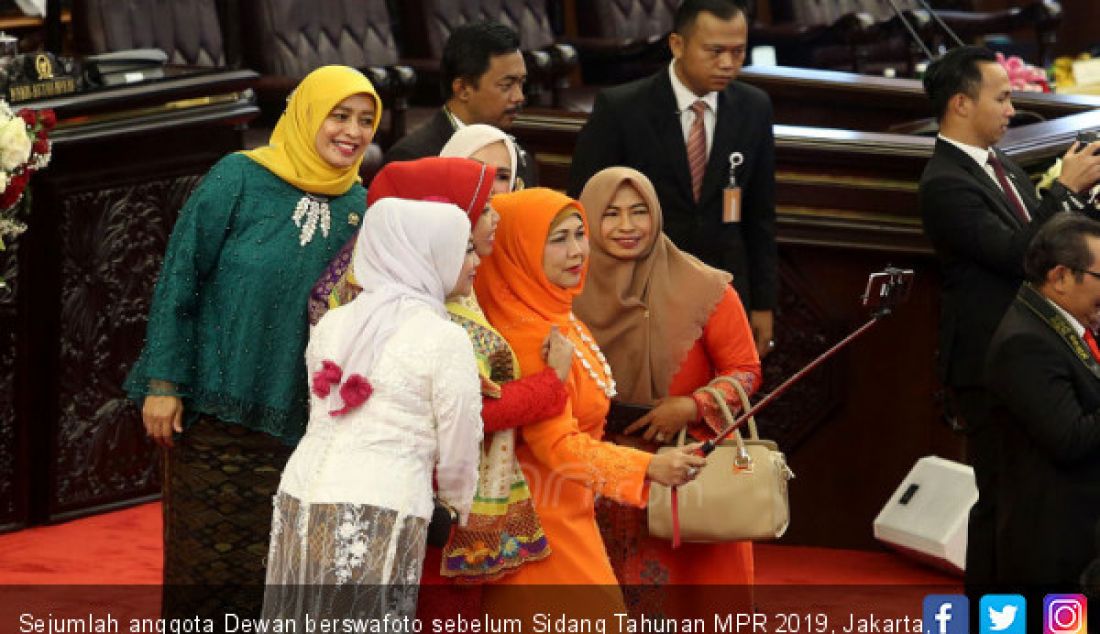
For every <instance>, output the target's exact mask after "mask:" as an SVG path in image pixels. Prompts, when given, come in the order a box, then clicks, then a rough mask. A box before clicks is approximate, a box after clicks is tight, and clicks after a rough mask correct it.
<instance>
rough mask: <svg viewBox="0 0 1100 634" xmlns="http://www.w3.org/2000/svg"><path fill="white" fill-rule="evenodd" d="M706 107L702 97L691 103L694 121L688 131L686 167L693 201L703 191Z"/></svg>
mask: <svg viewBox="0 0 1100 634" xmlns="http://www.w3.org/2000/svg"><path fill="white" fill-rule="evenodd" d="M706 109H707V102H705V101H703V100H702V99H700V100H698V101H696V102H695V103H693V104H691V111H692V112H694V113H695V121H692V123H691V129H690V130H689V131H688V139H687V156H688V169H690V170H691V193H692V194H693V195H694V196H695V202H699V195H700V194H701V193H702V192H703V174H704V173H705V172H706V171H707V130H706V127H704V125H703V113H704V112H705V111H706Z"/></svg>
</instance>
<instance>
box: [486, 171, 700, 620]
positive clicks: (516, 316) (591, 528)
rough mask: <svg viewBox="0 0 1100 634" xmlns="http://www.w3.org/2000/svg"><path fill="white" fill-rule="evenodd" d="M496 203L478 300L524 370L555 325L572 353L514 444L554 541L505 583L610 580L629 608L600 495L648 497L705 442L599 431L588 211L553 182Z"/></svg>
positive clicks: (602, 385) (604, 400)
mask: <svg viewBox="0 0 1100 634" xmlns="http://www.w3.org/2000/svg"><path fill="white" fill-rule="evenodd" d="M493 206H494V207H495V208H496V209H497V211H498V212H500V224H499V225H498V226H497V237H496V244H495V246H494V250H493V253H492V255H490V256H489V257H487V258H485V260H484V262H483V264H482V268H481V271H479V273H478V276H477V278H476V279H475V281H474V283H475V288H476V292H477V296H478V299H479V301H480V302H481V307H482V309H483V310H484V311H485V314H486V316H488V318H489V321H490V322H491V323H492V324H493V325H495V326H496V328H497V330H498V331H499V332H500V333H501V334H502V335H503V336H504V338H505V339H507V340H508V343H509V344H511V346H512V349H513V350H514V351H515V353H516V357H517V358H518V360H519V367H520V373H521V374H522V375H523V376H528V375H531V374H535V373H538V372H541V371H542V370H543V368H544V367H545V365H546V364H545V362H544V361H543V355H542V350H541V349H542V342H543V341H544V340H545V339H546V336H547V334H548V333H549V332H550V331H551V329H556V330H557V331H559V332H561V333H562V334H564V335H566V336H567V337H568V338H569V339H570V340H571V341H572V342H573V345H574V355H575V360H574V363H573V366H572V368H571V369H570V372H569V374H568V376H567V377H566V380H565V387H566V393H567V395H568V400H567V402H566V406H565V410H564V411H563V412H562V413H561V414H559V415H557V416H553V417H550V418H548V419H546V420H543V421H541V422H537V423H534V424H530V425H527V426H525V427H522V428H520V435H521V441H520V443H519V446H518V447H517V448H516V455H517V457H518V458H519V461H520V464H521V465H522V467H523V472H524V475H525V476H526V478H527V482H528V483H529V484H530V487H531V495H532V499H533V500H534V504H535V509H536V511H537V512H538V516H539V520H540V521H541V522H542V526H543V529H544V530H545V531H546V536H547V539H548V541H549V543H550V545H551V549H552V552H551V554H550V556H549V557H547V558H546V559H543V560H542V561H538V562H532V563H528V564H527V565H525V566H523V567H522V568H520V569H519V570H518V571H517V572H516V573H515V574H512V575H509V576H507V577H504V578H502V579H501V580H500V581H499V582H498V583H500V584H510V585H521V586H524V585H535V584H538V585H555V584H562V585H565V584H569V585H573V586H586V585H587V586H591V585H602V586H605V587H607V588H608V589H609V592H608V593H603V594H604V597H605V598H606V599H607V602H604V603H603V605H604V606H608V605H611V604H613V603H617V604H618V606H619V608H620V610H621V606H622V602H621V595H619V593H618V582H617V580H616V578H615V575H614V573H613V572H612V569H611V564H610V562H609V561H608V559H607V553H606V551H605V550H604V545H603V540H602V539H601V538H600V531H599V528H598V526H597V525H596V519H595V514H594V509H593V503H594V496H595V495H596V494H599V495H601V496H606V497H609V498H611V499H613V500H616V501H618V502H621V503H623V504H629V505H632V506H644V505H645V503H646V501H647V499H648V489H649V487H648V482H649V481H650V480H652V481H656V482H660V483H662V484H666V485H679V484H683V483H685V482H688V481H689V480H691V479H692V478H693V477H694V476H695V474H696V473H697V472H698V469H699V468H700V467H701V466H702V465H704V464H705V460H704V459H703V458H702V457H700V456H698V455H695V454H693V453H692V450H693V449H695V448H697V446H692V447H690V448H685V449H684V450H682V451H677V452H669V453H667V454H662V455H660V456H655V455H653V454H650V453H647V452H644V451H639V450H637V449H632V448H629V447H620V446H617V445H614V444H612V443H608V442H603V441H601V438H602V437H603V427H604V420H605V417H606V415H607V410H608V406H609V404H610V398H611V397H612V396H614V394H615V380H614V378H613V377H612V375H611V372H610V370H609V368H608V366H607V363H606V361H605V359H604V357H603V354H602V353H601V352H600V349H599V346H598V345H596V343H595V341H594V340H593V339H592V335H591V333H590V332H589V331H588V328H587V327H586V326H585V325H584V324H583V323H581V322H580V321H579V320H577V319H576V318H574V316H573V313H572V305H573V298H574V297H575V296H576V295H577V294H579V293H580V291H581V289H582V288H583V286H584V279H585V276H586V274H587V269H588V235H587V225H586V223H585V219H584V211H583V209H582V208H581V206H580V205H579V204H578V203H577V202H576V201H574V200H572V199H570V198H568V197H566V196H564V195H562V194H560V193H558V192H555V191H553V190H550V189H545V188H534V189H527V190H523V191H519V192H515V193H511V194H502V195H499V196H496V197H494V198H493ZM492 590H493V588H487V589H486V597H485V598H486V602H487V606H488V607H489V608H490V609H491V610H492V609H494V608H495V607H499V603H496V602H494V597H493V596H492V595H493V592H492ZM513 596H514V595H513ZM609 602H610V603H609ZM571 607H572V606H571Z"/></svg>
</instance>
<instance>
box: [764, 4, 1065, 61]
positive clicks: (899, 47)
mask: <svg viewBox="0 0 1100 634" xmlns="http://www.w3.org/2000/svg"><path fill="white" fill-rule="evenodd" d="M895 2H896V4H897V5H898V8H899V9H901V10H902V12H903V15H904V17H905V19H906V20H907V21H908V22H909V24H910V25H911V26H912V27H914V29H915V30H916V31H917V34H918V36H919V37H920V39H921V40H922V41H923V42H924V44H925V46H926V47H927V48H929V49H931V50H932V51H937V50H940V48H941V47H945V46H946V47H948V48H950V47H952V46H954V45H955V43H954V41H953V40H952V39H951V38H950V37H949V36H948V34H947V33H946V32H945V31H944V30H943V29H942V28H941V27H940V26H939V25H938V24H936V22H935V21H934V20H933V18H932V16H931V15H929V14H928V12H927V11H925V10H924V9H923V8H922V6H921V4H920V3H919V2H917V0H895ZM932 4H935V3H932ZM769 8H770V14H771V23H770V24H768V25H755V26H754V28H753V30H752V32H750V36H749V38H750V43H751V44H752V45H758V44H771V45H773V46H775V47H776V49H777V52H778V58H779V62H780V63H781V64H785V65H789V66H810V67H818V68H838V69H845V70H854V71H856V72H877V71H878V70H879V67H881V66H883V65H891V66H895V67H896V66H898V65H904V66H906V67H907V69H908V70H912V68H913V66H914V63H915V62H916V61H917V60H918V59H922V58H924V57H926V55H925V54H924V52H923V50H922V49H921V47H920V46H919V45H918V44H917V43H916V42H915V41H914V40H913V38H912V36H911V35H910V34H909V33H908V32H907V30H906V29H905V26H904V25H903V24H902V22H901V19H900V18H898V16H897V14H896V12H895V11H894V9H893V7H892V6H891V4H890V2H889V1H888V0H770V3H769ZM936 13H937V15H938V16H939V17H940V18H941V19H942V20H943V21H944V22H945V23H946V24H947V25H948V26H949V27H950V28H951V29H952V30H953V31H955V32H956V33H958V35H959V36H960V37H961V38H962V39H963V40H964V41H973V40H975V39H977V38H978V37H979V36H982V35H988V34H994V33H1013V32H1020V31H1024V30H1030V31H1033V33H1034V37H1035V40H1036V42H1037V45H1038V46H1037V48H1038V52H1037V58H1038V59H1036V60H1032V61H1034V62H1037V63H1040V64H1045V63H1046V62H1047V61H1049V60H1048V59H1047V58H1048V57H1049V56H1050V54H1051V53H1052V51H1053V44H1054V41H1055V37H1056V35H1055V34H1056V31H1057V27H1058V24H1059V23H1060V20H1061V7H1060V6H1059V5H1058V3H1057V2H1056V1H1055V0H1034V1H1033V2H1031V3H1030V4H1028V5H1027V6H1025V7H1023V8H1012V9H1006V10H1002V11H986V12H983V11H964V10H937V11H936Z"/></svg>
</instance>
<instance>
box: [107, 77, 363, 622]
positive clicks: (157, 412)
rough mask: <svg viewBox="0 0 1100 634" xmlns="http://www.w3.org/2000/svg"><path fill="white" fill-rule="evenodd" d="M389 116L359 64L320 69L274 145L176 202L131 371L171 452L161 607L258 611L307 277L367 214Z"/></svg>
mask: <svg viewBox="0 0 1100 634" xmlns="http://www.w3.org/2000/svg"><path fill="white" fill-rule="evenodd" d="M381 116H382V102H381V99H379V97H378V94H377V93H376V92H375V90H374V87H373V86H372V85H371V83H370V81H368V80H367V78H366V77H364V76H363V74H362V73H360V72H359V71H357V70H355V69H352V68H348V67H346V66H325V67H322V68H319V69H317V70H315V71H313V72H312V73H310V74H309V75H308V76H306V78H305V79H303V80H302V82H301V83H300V84H299V85H298V87H297V88H296V89H295V90H294V92H293V94H292V95H291V97H290V100H289V101H288V103H287V107H286V111H285V112H284V113H283V115H282V117H281V118H280V119H279V122H278V124H277V125H276V126H275V131H274V133H273V134H272V135H271V140H270V142H269V143H268V145H266V146H264V147H261V148H258V149H256V150H253V151H250V152H240V153H234V154H230V155H229V156H226V157H225V158H223V159H221V160H220V161H218V163H217V164H216V165H214V167H213V168H212V169H211V170H210V172H209V173H208V174H207V175H206V177H205V178H204V179H203V180H202V182H201V183H200V184H199V186H198V187H197V188H196V189H195V191H194V193H193V194H192V195H191V197H190V198H189V199H188V201H187V203H186V204H185V205H184V207H183V209H182V210H181V211H180V215H179V220H178V221H177V222H176V225H175V227H174V229H173V230H172V236H171V238H170V240H169V243H168V251H167V254H166V255H165V258H164V265H163V268H162V269H161V273H160V278H159V280H158V282H157V286H156V290H155V291H154V293H153V300H152V307H151V309H150V311H149V323H148V327H147V331H146V343H145V349H144V350H143V351H142V353H141V357H140V358H139V359H138V361H137V363H136V364H135V365H134V367H133V369H132V370H131V371H130V374H129V376H128V377H127V379H126V383H125V389H126V391H127V392H128V393H129V395H130V397H131V398H133V399H134V400H135V401H137V402H138V403H141V404H142V420H143V422H144V424H145V429H146V433H147V434H148V436H149V437H150V438H152V439H153V441H155V442H156V443H158V444H160V445H162V446H164V447H166V448H167V451H166V454H165V455H166V462H167V471H166V477H165V482H164V520H165V544H164V552H165V565H164V586H165V589H166V590H165V602H164V613H165V616H183V617H185V618H186V617H194V616H195V614H196V610H197V609H201V608H202V607H203V606H205V607H206V608H209V607H210V606H217V607H219V608H220V609H223V610H227V611H233V612H235V613H237V614H239V615H241V616H256V615H258V614H259V611H260V601H261V597H260V593H259V592H258V589H259V588H261V587H262V585H263V581H264V570H263V557H264V554H265V553H266V552H267V541H268V532H269V530H270V528H271V497H272V495H274V493H275V490H276V488H277V486H278V484H279V473H280V471H281V470H282V467H283V464H284V463H285V462H286V459H287V457H288V456H289V455H290V452H291V450H292V449H293V447H294V445H295V443H297V441H298V439H299V438H300V437H301V435H302V433H303V432H304V430H305V425H306V420H307V418H308V394H307V392H306V386H307V378H306V369H305V365H304V360H303V353H304V351H305V347H306V341H307V339H308V334H309V333H308V327H307V325H306V324H307V321H306V302H307V298H308V296H309V289H310V286H312V284H313V282H314V281H315V280H316V279H317V276H318V275H319V274H320V273H321V271H322V269H324V267H325V265H326V264H327V263H328V261H329V260H330V259H331V258H332V256H333V254H334V253H335V252H336V251H337V250H338V249H339V248H340V246H341V245H343V244H344V243H345V242H346V241H347V239H348V238H349V237H350V236H351V234H352V233H353V232H354V231H355V230H356V229H357V227H358V225H359V222H360V220H361V219H362V217H363V212H364V209H365V204H366V191H365V190H364V189H363V186H362V185H361V184H360V183H359V164H360V163H361V162H362V160H363V154H364V152H365V151H366V149H367V146H369V145H370V142H371V138H372V137H373V136H374V133H375V130H376V129H377V127H378V120H379V119H380V118H381ZM211 474H217V476H216V477H212V476H211ZM185 587H186V589H187V590H186V593H185V595H186V596H183V595H181V594H180V589H181V588H185ZM207 589H209V590H207ZM234 589H235V590H234Z"/></svg>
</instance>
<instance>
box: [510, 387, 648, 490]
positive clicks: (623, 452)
mask: <svg viewBox="0 0 1100 634" xmlns="http://www.w3.org/2000/svg"><path fill="white" fill-rule="evenodd" d="M521 432H522V434H523V440H524V441H525V442H526V443H527V444H528V445H529V446H530V447H531V450H532V451H533V452H534V454H535V457H536V458H538V459H539V461H541V462H542V463H544V464H545V465H547V466H548V467H549V468H550V469H551V470H552V471H553V472H554V474H555V475H556V476H557V477H561V478H566V479H569V480H576V481H580V482H582V483H584V484H585V486H587V487H589V488H590V489H592V490H593V491H594V492H596V493H599V494H600V495H603V496H606V497H609V498H611V499H613V500H615V501H617V502H620V503H623V504H630V505H633V506H638V507H643V506H645V504H646V501H647V500H648V498H649V487H648V486H647V484H646V479H645V474H646V470H647V469H648V468H649V461H650V460H651V459H652V458H653V454H650V453H647V452H644V451H639V450H637V449H632V448H630V447H621V446H619V445H615V444H612V443H609V442H603V441H599V440H596V439H595V438H593V437H592V436H590V435H588V434H586V433H584V432H582V431H581V430H580V428H579V426H578V424H577V419H576V418H575V417H574V416H573V407H572V402H570V401H566V404H565V409H564V410H563V411H562V413H561V414H559V415H557V416H555V417H553V418H550V419H547V420H544V421H542V422H539V423H535V424H533V425H528V426H526V427H523V428H521Z"/></svg>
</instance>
